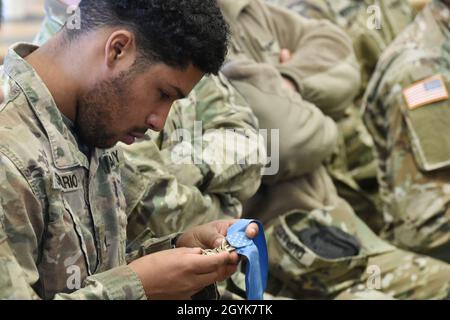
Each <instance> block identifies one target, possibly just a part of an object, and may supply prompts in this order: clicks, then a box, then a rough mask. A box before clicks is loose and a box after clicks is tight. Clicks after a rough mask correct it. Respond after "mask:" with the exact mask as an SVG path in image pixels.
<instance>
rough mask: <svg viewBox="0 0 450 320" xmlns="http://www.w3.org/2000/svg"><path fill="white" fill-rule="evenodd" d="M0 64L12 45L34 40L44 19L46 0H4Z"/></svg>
mask: <svg viewBox="0 0 450 320" xmlns="http://www.w3.org/2000/svg"><path fill="white" fill-rule="evenodd" d="M1 2H3V5H2V10H1V12H2V16H3V19H2V22H3V23H2V27H1V29H0V64H1V63H2V61H3V57H4V56H5V54H6V51H7V49H8V47H9V46H10V45H12V44H13V43H15V42H24V41H25V42H32V41H33V39H34V37H35V35H36V34H37V32H38V31H39V28H40V25H41V23H42V20H43V19H44V13H45V12H44V0H2V1H1Z"/></svg>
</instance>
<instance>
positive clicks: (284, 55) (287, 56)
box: [280, 49, 292, 63]
mask: <svg viewBox="0 0 450 320" xmlns="http://www.w3.org/2000/svg"><path fill="white" fill-rule="evenodd" d="M291 56H292V55H291V51H289V49H281V52H280V63H286V62H288V61H289V60H291Z"/></svg>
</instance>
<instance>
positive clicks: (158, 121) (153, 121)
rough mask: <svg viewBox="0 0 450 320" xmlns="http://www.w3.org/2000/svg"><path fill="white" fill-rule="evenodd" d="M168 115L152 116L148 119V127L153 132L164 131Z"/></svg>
mask: <svg viewBox="0 0 450 320" xmlns="http://www.w3.org/2000/svg"><path fill="white" fill-rule="evenodd" d="M166 118H167V115H165V116H164V115H156V114H151V115H149V116H148V117H147V120H146V125H147V126H149V128H150V129H152V130H153V131H161V130H162V129H164V124H165V123H166Z"/></svg>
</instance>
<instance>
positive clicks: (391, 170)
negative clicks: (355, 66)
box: [364, 0, 450, 262]
mask: <svg viewBox="0 0 450 320" xmlns="http://www.w3.org/2000/svg"><path fill="white" fill-rule="evenodd" d="M449 6H450V1H448V0H434V1H432V2H431V3H430V4H428V6H427V7H425V9H424V11H422V12H421V13H420V14H419V15H418V16H417V18H416V20H415V21H414V23H413V24H412V25H411V26H409V27H408V28H407V29H406V30H405V31H404V32H402V33H401V34H400V35H399V36H398V38H397V39H396V40H395V41H394V42H393V43H392V44H391V45H390V46H389V48H388V49H387V50H386V52H385V53H384V54H383V55H382V57H381V59H380V62H379V64H378V67H377V69H376V71H375V74H374V76H373V77H372V80H371V82H370V84H369V87H368V89H367V93H366V100H365V104H364V107H365V110H364V119H365V121H366V124H367V127H368V129H369V130H370V133H371V134H372V135H373V137H374V141H375V145H376V151H377V152H376V154H377V157H378V159H379V183H380V187H381V196H382V200H383V213H384V216H385V222H386V229H385V230H384V232H383V235H384V236H385V237H386V238H387V239H389V240H390V241H393V243H395V244H396V245H398V246H399V247H402V248H406V249H408V250H412V251H415V252H419V253H423V254H427V255H430V256H433V257H436V258H439V259H442V260H445V261H448V262H450V208H449V204H450V191H449V190H450V188H449V187H450V167H449V165H450V141H449V140H448V137H449V134H447V131H448V128H449V119H450V114H449V113H448V109H449V106H450V100H449V96H448V90H449V88H450V66H449V61H450V49H449V47H448V43H449V40H450V28H449V25H450V9H449Z"/></svg>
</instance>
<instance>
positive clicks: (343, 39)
mask: <svg viewBox="0 0 450 320" xmlns="http://www.w3.org/2000/svg"><path fill="white" fill-rule="evenodd" d="M268 7H269V9H270V11H271V14H272V17H273V20H274V21H275V23H274V28H275V32H276V34H277V37H278V39H279V42H280V46H281V48H286V49H289V50H290V51H291V52H292V54H293V56H292V59H291V60H289V61H288V62H286V63H284V64H279V65H278V66H277V68H278V70H279V71H280V72H281V74H282V75H284V76H287V77H289V78H290V79H292V80H293V81H294V82H295V83H296V84H297V87H298V88H299V91H300V93H301V94H302V97H303V98H304V99H305V100H307V101H310V102H311V103H313V104H315V105H316V106H317V107H319V108H320V109H321V110H322V111H323V112H324V113H325V114H326V115H329V116H331V117H332V118H333V119H335V120H337V119H340V118H342V117H343V116H344V115H345V109H346V108H347V107H348V106H349V105H350V104H351V102H352V101H353V99H354V98H355V96H356V95H357V94H358V91H359V88H360V82H361V76H360V71H359V66H358V63H357V61H356V58H355V55H354V52H353V47H352V42H351V40H350V38H349V37H348V36H347V35H346V34H345V33H344V31H342V30H340V29H339V27H337V26H335V25H333V24H332V23H330V22H328V21H325V20H314V19H306V18H303V17H301V16H300V15H298V14H296V13H294V12H291V11H289V10H286V9H284V8H281V7H277V6H273V5H268Z"/></svg>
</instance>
